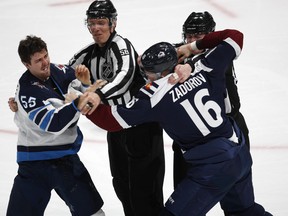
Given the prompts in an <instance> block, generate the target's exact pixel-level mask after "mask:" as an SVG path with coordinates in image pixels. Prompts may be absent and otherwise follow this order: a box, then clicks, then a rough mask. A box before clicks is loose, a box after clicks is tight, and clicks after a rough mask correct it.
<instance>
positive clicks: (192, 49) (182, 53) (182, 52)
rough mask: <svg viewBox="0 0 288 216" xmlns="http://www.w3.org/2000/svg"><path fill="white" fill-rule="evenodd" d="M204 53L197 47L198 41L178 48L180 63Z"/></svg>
mask: <svg viewBox="0 0 288 216" xmlns="http://www.w3.org/2000/svg"><path fill="white" fill-rule="evenodd" d="M201 52H203V50H199V49H198V48H197V46H196V41H194V42H192V43H188V44H184V45H182V46H180V47H178V48H177V56H178V62H179V63H180V62H183V61H184V59H185V58H188V57H189V56H191V55H192V54H193V55H196V54H199V53H201Z"/></svg>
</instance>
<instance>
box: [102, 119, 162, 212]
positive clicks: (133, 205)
mask: <svg viewBox="0 0 288 216" xmlns="http://www.w3.org/2000/svg"><path fill="white" fill-rule="evenodd" d="M107 141H108V151H109V160H110V169H111V174H112V177H113V186H114V190H115V192H116V194H117V196H118V198H119V200H120V201H121V202H122V205H123V209H124V212H125V216H148V215H149V216H154V215H155V216H156V215H158V214H159V213H160V211H161V209H162V208H163V191H162V187H163V180H164V173H165V160H164V147H163V130H162V128H161V127H160V126H159V124H158V123H147V124H142V125H139V126H137V127H133V128H130V129H126V130H122V131H119V132H108V134H107Z"/></svg>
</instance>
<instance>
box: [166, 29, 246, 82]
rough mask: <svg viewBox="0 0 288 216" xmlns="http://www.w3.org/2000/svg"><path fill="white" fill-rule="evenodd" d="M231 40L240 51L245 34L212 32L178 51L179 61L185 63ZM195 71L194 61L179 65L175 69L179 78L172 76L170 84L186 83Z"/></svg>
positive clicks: (228, 31) (230, 31)
mask: <svg viewBox="0 0 288 216" xmlns="http://www.w3.org/2000/svg"><path fill="white" fill-rule="evenodd" d="M227 38H229V39H231V40H232V41H234V42H235V43H236V44H238V46H239V47H240V49H242V47H243V34H242V33H241V32H239V31H237V30H230V29H227V30H223V31H217V32H211V33H209V34H207V35H205V37H204V38H203V39H201V40H197V41H194V42H192V43H190V44H185V45H183V46H181V47H179V48H178V49H177V53H178V56H179V61H180V60H181V61H183V60H184V58H186V57H189V56H190V55H192V54H196V53H199V52H202V50H203V49H211V48H214V47H216V46H217V45H219V44H220V43H221V42H222V41H223V40H225V39H227ZM193 70H194V63H193V61H192V60H189V61H187V63H186V64H184V65H180V64H179V65H177V66H176V67H175V71H174V72H175V73H176V74H177V76H170V78H169V83H171V84H175V83H177V82H180V83H182V82H184V81H185V80H186V79H187V78H188V77H189V76H190V74H191V72H192V71H193Z"/></svg>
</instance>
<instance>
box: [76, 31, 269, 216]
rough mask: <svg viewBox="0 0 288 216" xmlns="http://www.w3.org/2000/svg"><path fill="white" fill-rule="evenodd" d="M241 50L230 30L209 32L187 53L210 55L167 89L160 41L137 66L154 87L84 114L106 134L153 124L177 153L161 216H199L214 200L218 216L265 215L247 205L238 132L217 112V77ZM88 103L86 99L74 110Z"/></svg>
mask: <svg viewBox="0 0 288 216" xmlns="http://www.w3.org/2000/svg"><path fill="white" fill-rule="evenodd" d="M242 43H243V34H242V33H241V32H239V31H236V30H224V31H220V32H213V33H210V34H207V35H205V36H204V38H203V39H202V40H198V41H197V43H196V42H194V43H192V44H193V45H192V46H191V47H193V51H194V52H193V54H196V53H199V52H200V51H201V50H203V49H206V48H209V49H211V48H213V47H215V48H214V49H212V50H210V52H209V54H207V55H206V56H205V57H204V58H202V59H201V60H199V61H197V62H196V63H195V66H194V64H191V67H192V73H191V74H190V76H189V77H188V79H187V80H186V81H185V82H183V83H177V84H175V85H172V84H169V83H168V82H167V80H168V78H169V73H171V72H172V71H174V67H175V65H176V64H177V61H178V59H177V54H176V51H175V49H174V47H173V46H172V45H171V44H169V43H165V42H161V43H158V44H156V45H153V46H152V47H150V48H149V49H148V50H146V51H145V52H144V54H143V55H142V57H141V63H142V65H143V68H144V70H145V72H146V75H147V77H148V78H149V79H150V80H155V81H154V82H151V83H149V84H147V85H145V86H144V87H143V88H141V90H140V92H139V94H138V95H137V97H135V98H134V99H133V100H131V101H130V102H129V103H128V104H127V105H126V106H123V105H122V106H121V105H114V106H112V107H110V106H107V105H104V104H100V105H99V106H98V108H97V109H96V110H95V108H96V107H94V108H93V109H91V110H90V112H89V113H88V118H89V119H90V120H91V121H93V122H94V123H95V124H97V125H98V126H100V127H102V128H103V129H106V130H111V131H116V130H120V129H122V128H128V127H133V126H134V125H138V124H141V123H143V122H150V121H157V122H160V124H161V126H162V127H163V128H164V130H165V131H166V132H167V134H168V135H169V136H170V137H171V138H172V139H173V140H175V141H176V142H177V144H178V145H179V146H180V148H181V150H182V152H183V157H184V158H185V161H186V163H188V164H189V166H188V170H187V176H186V177H185V178H184V179H183V180H182V181H181V182H180V183H179V185H178V186H177V187H176V189H175V190H174V192H173V193H172V195H171V196H170V197H169V199H168V200H167V202H166V204H165V208H164V210H163V212H162V213H161V214H160V215H161V216H202V215H205V214H206V213H207V212H208V211H209V210H210V209H211V208H212V207H213V206H214V205H216V203H217V202H219V201H220V204H221V207H222V209H223V210H224V212H225V215H226V216H232V215H233V216H264V215H265V216H271V214H270V213H268V212H266V211H265V210H264V208H263V207H262V206H261V205H259V204H257V203H255V201H254V192H253V186H252V179H251V166H252V159H251V155H250V152H249V150H248V148H247V145H246V144H245V139H244V138H243V134H242V132H241V130H239V128H238V126H237V125H236V124H235V122H234V120H233V119H232V118H230V117H228V116H227V115H226V113H225V104H224V97H225V95H226V83H225V70H226V68H227V66H228V65H229V64H230V63H231V61H232V60H233V59H235V58H237V57H238V56H239V55H240V52H241V49H242ZM167 75H168V76H167ZM160 77H163V78H162V79H159V78H160ZM96 98H97V97H96V96H95V94H94V93H89V94H88V95H87V97H86V99H84V100H83V101H82V104H81V105H79V107H80V108H81V107H82V106H83V107H84V106H85V104H86V103H88V102H92V103H93V101H94V99H96ZM94 110H95V111H94ZM93 111H94V112H93Z"/></svg>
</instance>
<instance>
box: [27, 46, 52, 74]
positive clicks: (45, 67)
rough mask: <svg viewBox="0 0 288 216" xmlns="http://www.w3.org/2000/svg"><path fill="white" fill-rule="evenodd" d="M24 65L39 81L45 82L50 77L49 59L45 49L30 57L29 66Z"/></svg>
mask: <svg viewBox="0 0 288 216" xmlns="http://www.w3.org/2000/svg"><path fill="white" fill-rule="evenodd" d="M24 65H25V66H26V67H27V69H28V70H29V71H30V72H31V73H32V74H33V75H34V76H35V77H37V78H39V79H40V80H46V79H47V78H48V77H49V76H50V58H49V55H48V52H47V51H46V50H45V49H43V50H42V51H41V52H36V53H34V54H33V55H32V56H31V61H30V64H28V63H24Z"/></svg>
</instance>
